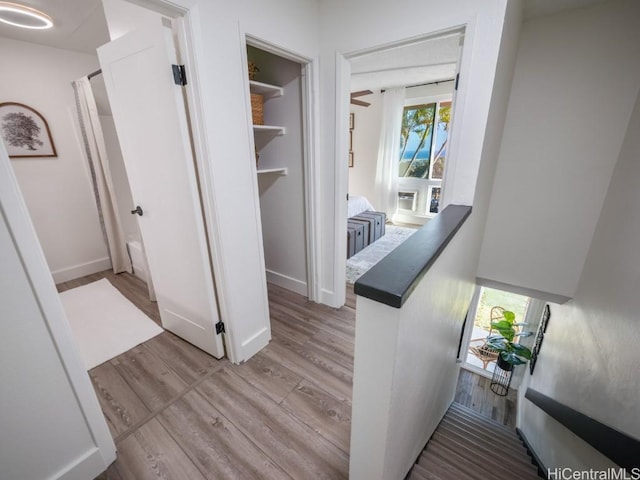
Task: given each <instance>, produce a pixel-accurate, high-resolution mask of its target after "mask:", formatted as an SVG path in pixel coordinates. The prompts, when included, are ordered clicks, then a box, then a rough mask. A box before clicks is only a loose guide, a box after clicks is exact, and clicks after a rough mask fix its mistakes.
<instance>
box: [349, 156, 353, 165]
mask: <svg viewBox="0 0 640 480" xmlns="http://www.w3.org/2000/svg"><path fill="white" fill-rule="evenodd" d="M349 167H353V152H349Z"/></svg>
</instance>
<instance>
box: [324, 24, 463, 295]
mask: <svg viewBox="0 0 640 480" xmlns="http://www.w3.org/2000/svg"><path fill="white" fill-rule="evenodd" d="M475 22H476V16H475V15H474V16H472V17H471V18H469V20H467V21H466V22H462V23H458V24H455V25H451V26H449V27H447V28H443V29H441V30H438V31H433V32H429V33H426V34H424V35H419V36H416V37H412V38H406V39H403V40H400V41H395V42H390V43H386V44H382V45H376V46H372V47H370V48H366V49H361V50H357V51H353V52H349V53H344V54H342V53H339V52H336V96H335V102H336V105H335V106H336V119H335V123H336V137H335V138H336V141H335V153H334V157H335V162H336V165H335V172H336V181H335V198H334V203H335V206H334V210H335V223H334V230H335V236H334V258H333V265H334V289H335V290H336V292H337V293H336V292H334V295H333V298H334V301H333V302H331V303H329V305H331V306H336V307H339V306H341V305H343V304H344V301H345V296H344V293H342V292H343V289H342V288H341V287H340V282H342V283H345V282H346V258H347V256H346V242H345V240H344V239H345V237H346V230H347V221H346V220H347V218H346V208H344V209H343V208H342V205H343V204H342V202H343V201H346V200H345V199H346V195H347V192H348V167H347V161H346V160H344V161H343V158H345V157H343V156H342V155H343V151H344V152H347V151H348V147H346V146H347V145H348V139H347V136H348V135H347V132H348V131H349V129H348V123H347V122H348V118H344V119H343V118H342V117H344V114H343V112H344V110H345V108H346V110H347V111H348V106H349V91H350V84H351V78H350V75H351V63H350V61H349V60H350V59H352V58H355V57H359V56H362V55H369V54H372V53H376V52H382V51H385V50H389V49H392V48H397V47H401V46H405V45H411V44H416V43H420V42H423V41H425V40H428V39H430V38H435V37H441V36H442V37H444V36H446V35H457V34H460V33H462V35H463V38H464V44H463V48H462V52H468V53H467V55H466V56H463V57H461V60H460V61H459V62H458V64H459V65H460V62H461V61H462V59H463V60H464V62H465V63H464V66H465V70H469V66H470V64H471V59H470V55H471V53H470V52H471V48H470V46H471V45H472V43H473V42H472V41H471V40H469V42H468V43H467V39H468V38H473V36H474V33H475ZM468 45H469V46H468ZM460 69H461V67H459V70H460ZM461 85H465V86H466V82H465V83H464V84H463V83H462V82H459V84H458V89H459V90H461V89H463V87H462V86H461ZM465 88H466V87H465ZM453 95H454V109H455V111H454V114H453V116H454V117H455V116H457V115H459V116H460V117H461V118H462V116H463V115H464V95H460V92H459V91H455V90H454V94H453ZM457 124H458V127H457V128H458V129H460V128H462V127H461V125H462V120H461V121H459V122H457ZM455 125H456V123H454V122H453V121H452V122H451V125H450V132H449V139H451V135H452V134H453V129H454V128H456V127H455ZM456 132H457V130H456ZM456 137H457V135H456ZM449 146H450V147H453V145H452V144H451V143H450V145H449ZM457 150H458V149H457V148H450V150H449V154H448V156H447V164H446V167H445V174H444V178H443V179H442V192H443V193H444V191H445V188H444V186H445V181H446V179H447V176H448V177H449V178H451V179H453V178H455V175H454V174H450V175H447V169H449V165H450V164H451V163H452V164H453V167H452V170H453V171H455V167H456V163H457V162H456V160H455V156H456V155H457ZM345 155H346V154H345ZM452 158H453V160H451V159H452ZM450 182H451V183H452V182H453V180H451V181H450ZM445 205H446V204H445V203H444V198H443V197H441V200H440V210H441V211H442V210H443V209H444V207H445ZM343 210H344V212H345V214H342V213H341V212H342V211H343ZM343 253H344V254H343ZM323 293H324V291H323ZM327 293H328V292H327Z"/></svg>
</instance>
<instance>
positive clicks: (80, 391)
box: [0, 142, 116, 478]
mask: <svg viewBox="0 0 640 480" xmlns="http://www.w3.org/2000/svg"><path fill="white" fill-rule="evenodd" d="M0 210H1V211H2V212H3V214H4V216H5V219H6V222H7V227H8V228H9V231H10V234H11V236H12V237H13V239H14V242H15V246H16V249H17V250H18V252H19V255H20V257H21V260H22V265H23V268H24V272H25V275H26V276H27V278H28V279H29V283H30V284H31V287H32V290H33V295H34V297H35V298H36V301H37V302H38V304H39V306H40V310H41V312H42V316H43V318H44V321H45V322H46V324H47V328H48V329H49V332H50V335H51V338H52V340H53V342H54V344H55V346H56V349H57V351H58V356H59V358H60V363H61V364H62V366H63V368H64V369H65V372H66V374H67V378H68V379H69V384H70V386H71V388H72V390H73V392H74V394H75V396H76V398H77V400H78V407H79V408H80V410H81V412H82V415H83V416H84V418H85V420H86V423H87V427H88V429H89V431H90V432H91V436H92V440H93V441H94V444H95V446H96V447H97V450H98V453H99V457H97V456H92V459H91V464H85V463H84V462H82V464H81V465H80V464H76V465H74V466H71V467H70V469H69V470H68V472H69V478H70V477H71V476H72V475H71V471H72V469H73V472H75V471H79V470H80V469H83V468H88V469H90V470H92V472H91V475H90V476H88V477H87V478H93V477H96V476H97V475H99V474H100V473H102V471H104V470H106V468H107V467H108V466H109V464H111V463H112V462H113V461H114V460H115V459H116V449H115V444H114V443H113V439H112V438H111V433H110V432H109V428H108V427H107V423H106V420H105V418H104V415H103V414H102V410H101V409H100V404H99V403H98V399H97V397H96V394H95V391H94V389H93V386H92V384H91V381H90V380H89V375H88V374H87V371H86V369H85V367H84V363H83V361H82V359H81V358H80V354H79V352H78V350H77V348H76V346H75V340H74V338H73V335H72V333H71V327H70V326H69V322H68V320H67V317H66V314H65V312H64V310H63V307H62V303H61V301H60V296H59V295H58V292H57V291H56V288H55V285H54V284H53V280H52V277H51V272H50V271H49V266H48V265H47V262H46V259H45V257H44V253H43V252H42V247H41V246H40V243H39V242H38V238H37V236H36V232H35V229H34V228H33V224H32V223H31V220H30V217H29V213H28V211H27V207H26V205H25V203H24V200H23V199H22V196H21V193H20V188H19V187H18V182H17V180H16V178H15V176H14V173H13V170H12V168H11V164H10V162H9V157H8V155H7V152H6V150H5V147H4V144H3V143H2V142H0ZM76 469H77V470H76ZM75 478H80V477H75Z"/></svg>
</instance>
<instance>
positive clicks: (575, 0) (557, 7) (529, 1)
mask: <svg viewBox="0 0 640 480" xmlns="http://www.w3.org/2000/svg"><path fill="white" fill-rule="evenodd" d="M604 1H607V0H524V12H523V14H524V18H525V19H530V18H534V17H540V16H542V15H550V14H552V13H557V12H561V11H564V10H572V9H574V8H581V7H586V6H589V5H592V4H594V3H601V2H604Z"/></svg>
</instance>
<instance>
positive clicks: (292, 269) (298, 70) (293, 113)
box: [246, 37, 314, 298]
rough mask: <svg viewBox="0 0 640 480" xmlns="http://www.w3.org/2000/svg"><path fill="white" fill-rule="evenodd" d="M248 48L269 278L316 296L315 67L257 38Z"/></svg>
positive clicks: (257, 172)
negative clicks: (311, 141) (312, 198)
mask: <svg viewBox="0 0 640 480" xmlns="http://www.w3.org/2000/svg"><path fill="white" fill-rule="evenodd" d="M246 52H247V65H248V67H249V68H248V69H249V91H250V95H251V110H252V111H251V114H252V127H253V128H252V129H253V140H254V149H255V165H256V177H257V188H258V201H259V207H260V219H261V230H262V246H263V251H264V261H265V269H266V279H267V282H269V283H272V284H274V285H278V286H280V287H282V288H285V289H287V290H290V291H293V292H295V293H298V294H300V295H303V296H305V297H308V298H312V297H313V290H314V286H313V283H314V275H313V274H312V272H313V269H314V268H313V261H312V258H313V252H310V250H311V249H312V248H313V244H312V243H311V242H310V238H312V237H313V233H312V232H310V224H309V218H310V217H311V218H312V217H313V215H314V212H313V208H312V206H311V205H310V202H309V192H308V190H309V186H310V183H311V182H310V180H309V177H310V171H311V170H312V168H311V165H310V164H311V160H310V158H309V155H310V152H309V148H308V132H309V128H310V127H309V125H308V123H309V122H308V118H307V117H308V115H307V112H308V106H307V101H308V98H307V95H305V92H306V90H307V89H308V85H307V82H308V80H307V78H308V75H307V69H308V68H309V65H308V62H307V61H306V60H304V59H301V58H298V57H297V56H295V55H293V54H290V53H288V52H283V51H281V50H280V49H278V48H275V47H273V46H271V45H269V44H266V43H264V42H260V41H259V40H257V39H254V38H251V37H248V38H247V47H246ZM301 120H302V121H301Z"/></svg>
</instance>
